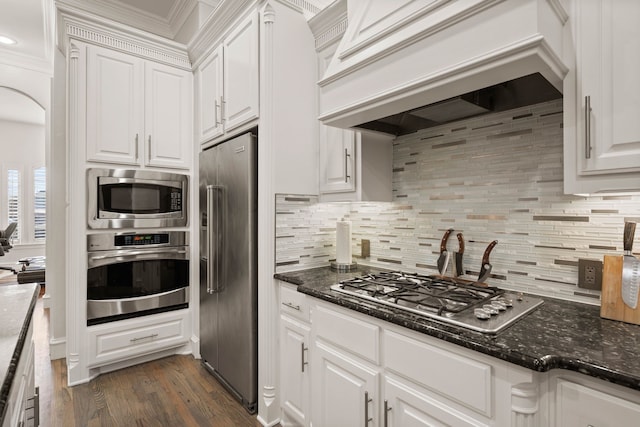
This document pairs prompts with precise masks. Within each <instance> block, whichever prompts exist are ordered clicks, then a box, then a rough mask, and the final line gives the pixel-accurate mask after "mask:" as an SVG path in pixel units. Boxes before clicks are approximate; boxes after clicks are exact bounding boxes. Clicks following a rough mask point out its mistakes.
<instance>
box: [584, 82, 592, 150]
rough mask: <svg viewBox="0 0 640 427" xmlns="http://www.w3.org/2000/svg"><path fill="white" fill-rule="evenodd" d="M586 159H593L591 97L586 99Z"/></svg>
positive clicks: (588, 96)
mask: <svg viewBox="0 0 640 427" xmlns="http://www.w3.org/2000/svg"><path fill="white" fill-rule="evenodd" d="M584 157H585V159H590V158H591V96H590V95H587V96H585V97H584Z"/></svg>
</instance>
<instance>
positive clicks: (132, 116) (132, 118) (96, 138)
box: [86, 46, 144, 164]
mask: <svg viewBox="0 0 640 427" xmlns="http://www.w3.org/2000/svg"><path fill="white" fill-rule="evenodd" d="M143 79H144V70H143V61H142V60H141V59H139V58H136V57H133V56H131V55H126V54H124V53H120V52H115V51H112V50H109V49H105V48H102V47H98V46H87V83H86V84H87V103H86V118H87V123H86V126H87V129H86V132H87V135H86V139H87V141H86V143H87V160H89V161H97V162H112V163H120V164H138V160H139V154H140V153H139V151H140V146H139V145H138V144H141V143H142V139H143V138H144V116H143V108H144V106H143V95H144V93H143V91H144V86H143Z"/></svg>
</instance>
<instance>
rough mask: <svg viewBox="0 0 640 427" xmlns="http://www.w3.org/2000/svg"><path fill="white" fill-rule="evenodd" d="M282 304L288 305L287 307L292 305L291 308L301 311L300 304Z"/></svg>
mask: <svg viewBox="0 0 640 427" xmlns="http://www.w3.org/2000/svg"><path fill="white" fill-rule="evenodd" d="M282 305H286V306H287V307H290V308H293V309H294V310H298V311H300V306H299V305H293V304H292V303H290V302H283V303H282Z"/></svg>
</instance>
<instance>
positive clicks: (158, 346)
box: [87, 310, 189, 368]
mask: <svg viewBox="0 0 640 427" xmlns="http://www.w3.org/2000/svg"><path fill="white" fill-rule="evenodd" d="M188 318H189V313H188V311H187V310H177V311H171V312H167V313H161V314H154V315H150V316H144V317H137V318H135V319H130V320H123V321H119V322H111V323H106V324H103V325H96V326H91V327H89V328H88V329H87V334H88V341H89V362H88V366H89V367H91V368H95V367H100V366H105V365H109V364H113V363H116V362H120V361H125V360H128V359H134V358H136V357H141V356H146V355H149V354H153V353H157V352H159V351H162V350H166V349H172V348H176V347H180V346H183V345H185V344H187V342H188V341H189V336H188V331H189V328H188V325H189V322H188Z"/></svg>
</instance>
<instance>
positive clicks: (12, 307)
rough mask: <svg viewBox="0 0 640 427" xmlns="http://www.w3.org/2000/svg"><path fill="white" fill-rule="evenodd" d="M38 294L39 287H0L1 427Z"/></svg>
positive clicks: (35, 285)
mask: <svg viewBox="0 0 640 427" xmlns="http://www.w3.org/2000/svg"><path fill="white" fill-rule="evenodd" d="M39 292H40V285H39V284H37V283H24V284H21V285H6V286H0V378H2V387H1V388H0V425H2V424H4V417H5V414H6V412H7V400H8V399H9V394H10V393H11V387H12V386H13V385H14V384H13V380H14V377H15V375H16V369H17V368H18V361H19V360H20V356H21V355H22V349H23V347H24V344H25V340H26V339H27V332H28V330H29V325H31V318H32V316H33V309H34V308H35V306H36V301H37V299H38V293H39Z"/></svg>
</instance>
